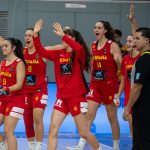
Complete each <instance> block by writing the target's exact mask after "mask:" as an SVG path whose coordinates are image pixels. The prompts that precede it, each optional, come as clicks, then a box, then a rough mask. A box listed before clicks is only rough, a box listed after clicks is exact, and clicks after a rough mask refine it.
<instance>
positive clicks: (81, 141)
mask: <svg viewBox="0 0 150 150" xmlns="http://www.w3.org/2000/svg"><path fill="white" fill-rule="evenodd" d="M85 144H86V139H84V138H80V140H79V143H78V146H79V147H80V148H81V149H84V146H85Z"/></svg>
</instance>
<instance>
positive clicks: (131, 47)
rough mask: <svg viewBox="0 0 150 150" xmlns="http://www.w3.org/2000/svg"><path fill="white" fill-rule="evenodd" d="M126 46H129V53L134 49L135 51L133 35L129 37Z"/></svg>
mask: <svg viewBox="0 0 150 150" xmlns="http://www.w3.org/2000/svg"><path fill="white" fill-rule="evenodd" d="M126 45H127V51H128V52H131V51H132V50H133V49H134V47H135V46H134V38H133V36H132V35H129V36H128V37H127V42H126Z"/></svg>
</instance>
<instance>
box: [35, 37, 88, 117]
mask: <svg viewBox="0 0 150 150" xmlns="http://www.w3.org/2000/svg"><path fill="white" fill-rule="evenodd" d="M63 40H64V41H65V42H66V43H67V44H68V45H70V46H71V47H72V49H73V50H74V53H75V54H74V56H75V57H74V61H73V62H72V60H71V58H72V53H71V52H66V50H63V49H62V50H49V51H47V50H45V49H44V48H43V47H42V46H41V43H40V40H39V38H38V37H37V38H34V45H35V47H36V49H37V51H38V52H39V53H41V54H42V55H43V57H45V58H48V59H50V60H52V61H53V62H54V65H55V66H54V67H55V78H56V84H57V101H56V103H55V106H54V108H55V109H58V110H60V111H62V112H64V113H66V114H67V113H68V112H69V111H70V112H71V113H72V112H73V111H74V112H73V113H72V115H73V116H75V115H77V114H79V113H80V108H79V106H77V105H76V104H75V106H74V107H73V108H72V107H70V106H71V105H70V104H69V103H70V102H72V103H74V102H73V99H78V100H75V101H78V102H79V103H80V102H81V101H86V99H85V94H86V93H87V89H86V86H85V82H84V80H83V76H82V75H83V68H84V63H85V53H84V49H83V47H82V46H81V45H80V44H78V43H77V42H75V41H74V40H72V39H71V38H69V37H68V36H66V35H65V36H64V37H63ZM83 95H84V96H83ZM77 97H80V98H77ZM81 97H82V98H81ZM83 97H84V98H83ZM81 99H82V100H81ZM58 100H59V105H58ZM60 100H61V101H60ZM67 108H68V110H67ZM72 109H73V110H72ZM66 110H67V111H66Z"/></svg>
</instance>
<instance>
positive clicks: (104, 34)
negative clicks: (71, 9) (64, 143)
mask: <svg viewBox="0 0 150 150" xmlns="http://www.w3.org/2000/svg"><path fill="white" fill-rule="evenodd" d="M128 18H129V21H130V22H131V26H132V35H129V36H128V37H127V43H126V45H127V48H126V50H127V52H128V54H127V55H125V56H124V57H123V59H122V55H121V50H120V47H119V45H118V44H117V43H116V42H115V39H114V29H113V28H112V26H111V25H110V23H109V22H108V21H103V20H101V21H97V22H96V24H95V26H94V36H95V39H96V41H94V42H93V43H92V44H91V51H90V50H89V48H88V46H87V44H86V42H85V40H84V39H83V37H82V35H81V33H80V32H79V31H77V30H75V29H72V28H71V27H68V26H66V27H64V28H62V26H61V24H60V23H57V22H55V23H53V25H52V26H53V30H54V33H55V34H56V35H57V36H59V37H60V38H61V39H62V43H60V44H58V45H55V46H47V47H43V46H42V44H41V41H40V36H39V32H40V31H41V29H42V28H43V25H44V22H43V20H42V19H40V20H38V21H37V22H36V23H35V26H34V28H28V29H27V30H26V32H25V44H26V46H25V47H23V45H22V43H21V41H20V40H18V39H15V38H6V39H4V38H2V37H0V46H1V47H2V51H3V55H4V56H6V58H5V59H3V60H2V61H1V63H0V125H2V124H4V133H5V134H4V135H2V134H0V149H2V150H7V149H8V150H17V139H16V138H15V136H14V130H15V128H16V125H17V123H18V121H19V119H21V118H22V117H23V119H24V124H25V129H26V137H27V140H28V146H29V149H30V150H41V149H42V142H43V135H44V123H43V116H44V111H45V107H46V106H47V103H48V90H47V80H46V63H47V61H49V60H50V61H52V62H53V63H54V72H55V80H56V86H57V93H56V98H57V99H56V101H55V104H54V107H53V112H52V116H51V123H50V128H49V134H48V150H56V149H57V139H58V131H59V128H60V126H61V124H62V123H63V121H64V119H65V118H66V117H67V115H68V113H70V114H71V115H72V117H73V118H74V123H75V125H76V127H77V129H78V131H79V135H80V136H81V138H80V141H79V144H78V145H77V146H75V147H66V149H68V150H83V149H84V146H85V143H86V142H88V143H89V144H90V145H91V147H92V148H93V149H94V150H102V147H101V144H100V143H99V142H98V140H97V139H96V137H95V136H94V135H93V134H92V133H91V132H90V127H91V125H92V122H93V121H94V119H95V117H96V112H97V110H98V108H99V105H101V104H103V105H105V108H106V112H107V116H108V120H109V123H110V126H111V129H112V136H113V150H119V142H120V141H119V139H120V127H119V123H118V118H117V108H118V106H119V104H120V100H119V99H120V96H121V94H122V92H123V91H124V93H125V101H124V105H125V111H124V113H123V118H124V119H125V120H128V122H129V126H130V132H131V136H132V137H133V150H142V148H143V144H141V143H142V142H141V141H142V140H141V141H140V142H139V141H138V140H137V139H136V138H135V137H137V133H139V132H137V131H139V130H140V129H141V128H140V129H139V128H138V127H137V128H136V135H135V132H134V125H133V127H132V121H135V119H133V120H132V109H131V108H132V106H133V105H134V103H135V102H136V100H137V99H138V97H136V98H135V99H134V95H135V93H134V91H133V90H134V87H135V86H136V85H137V84H138V83H141V84H140V85H139V84H138V86H137V87H139V88H138V89H139V90H140V91H141V89H142V87H143V86H141V85H143V84H144V83H145V82H142V81H143V80H142V79H141V77H140V74H138V73H140V72H139V70H138V65H139V64H137V65H136V64H135V62H136V61H137V60H139V59H140V58H141V57H142V56H144V57H145V55H148V54H149V53H144V52H145V51H147V50H149V49H148V48H149V47H148V46H149V44H150V29H149V28H138V29H137V24H136V20H135V17H134V6H133V5H131V6H130V15H129V16H128ZM143 33H144V34H143ZM146 33H147V34H146ZM147 35H148V36H147ZM141 38H146V40H147V39H149V40H148V42H147V43H146V42H145V43H144V44H143V43H142V44H143V45H142V46H143V47H142V46H141V45H140V42H139V41H140V39H141ZM146 44H147V45H148V46H147V45H146ZM145 45H146V46H145ZM144 46H145V47H144ZM143 49H144V50H145V51H141V50H143ZM139 51H141V52H140V53H139ZM134 64H135V65H134ZM132 68H134V69H132ZM135 68H136V69H135ZM118 70H120V72H121V73H120V74H121V79H120V80H118ZM136 70H138V72H137V71H136ZM84 71H87V72H88V73H89V72H90V74H91V79H90V86H89V87H88V85H87V83H86V80H85V77H84ZM131 71H132V73H131ZM144 71H145V70H144ZM144 71H143V72H144ZM132 76H136V77H132ZM132 78H133V79H132ZM131 81H132V84H133V85H132V84H131ZM134 84H135V85H134ZM132 88H133V89H132ZM130 91H133V92H130ZM136 92H137V91H136ZM138 92H139V91H138ZM132 93H134V95H132ZM139 93H140V92H139ZM138 96H139V95H138ZM132 99H134V102H133V100H132ZM134 112H135V111H134V109H133V114H134V116H135V113H134ZM138 121H139V120H138ZM133 123H134V124H135V122H133ZM138 129H139V130H138ZM139 135H141V134H140V133H139ZM146 137H147V136H146ZM147 139H148V140H149V138H148V137H147ZM147 139H146V140H147ZM139 143H140V144H139ZM141 145H142V146H141ZM144 145H146V146H145V148H144V150H148V149H147V148H148V147H150V143H149V144H145V143H144Z"/></svg>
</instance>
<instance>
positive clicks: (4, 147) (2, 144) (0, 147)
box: [0, 141, 8, 150]
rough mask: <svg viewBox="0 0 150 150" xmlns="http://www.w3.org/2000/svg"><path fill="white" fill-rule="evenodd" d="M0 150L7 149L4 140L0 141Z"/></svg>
mask: <svg viewBox="0 0 150 150" xmlns="http://www.w3.org/2000/svg"><path fill="white" fill-rule="evenodd" d="M0 150H8V148H7V143H6V141H3V142H1V143H0Z"/></svg>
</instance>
